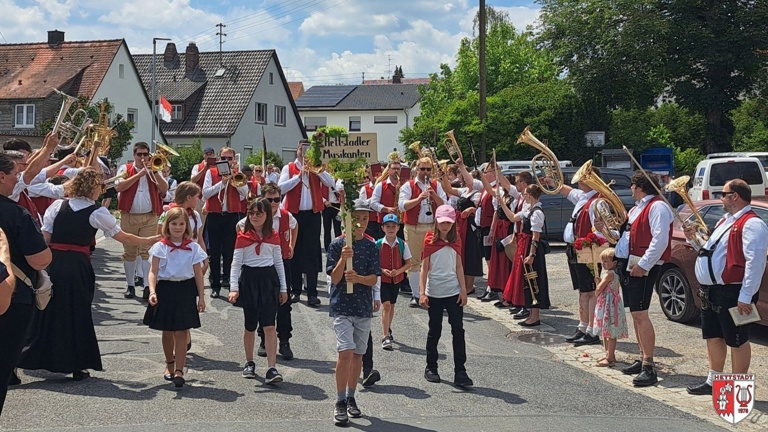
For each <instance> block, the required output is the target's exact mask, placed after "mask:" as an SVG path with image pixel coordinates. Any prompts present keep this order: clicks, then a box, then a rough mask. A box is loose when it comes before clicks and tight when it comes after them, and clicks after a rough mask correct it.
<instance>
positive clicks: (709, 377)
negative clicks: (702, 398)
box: [707, 369, 722, 385]
mask: <svg viewBox="0 0 768 432" xmlns="http://www.w3.org/2000/svg"><path fill="white" fill-rule="evenodd" d="M719 373H722V372H718V371H716V370H712V369H710V370H709V374H707V384H709V385H712V383H713V382H715V374H719Z"/></svg>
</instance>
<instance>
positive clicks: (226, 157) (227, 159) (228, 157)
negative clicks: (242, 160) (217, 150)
mask: <svg viewBox="0 0 768 432" xmlns="http://www.w3.org/2000/svg"><path fill="white" fill-rule="evenodd" d="M234 159H235V158H234V157H232V156H222V157H221V160H225V161H231V160H234Z"/></svg>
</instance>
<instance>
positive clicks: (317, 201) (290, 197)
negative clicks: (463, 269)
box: [283, 162, 325, 214]
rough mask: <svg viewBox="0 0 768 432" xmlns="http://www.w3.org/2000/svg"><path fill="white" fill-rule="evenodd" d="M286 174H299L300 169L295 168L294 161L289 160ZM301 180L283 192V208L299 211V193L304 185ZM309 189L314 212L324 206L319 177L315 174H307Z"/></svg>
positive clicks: (294, 212) (319, 210)
mask: <svg viewBox="0 0 768 432" xmlns="http://www.w3.org/2000/svg"><path fill="white" fill-rule="evenodd" d="M288 175H289V176H290V177H294V176H300V175H301V170H300V169H298V168H296V163H295V162H291V163H289V164H288ZM301 183H302V182H299V184H298V185H296V187H294V188H293V189H291V190H289V191H288V192H287V193H286V194H285V201H284V202H283V204H284V206H285V208H286V209H287V210H288V211H289V212H291V213H293V214H296V213H298V212H299V204H300V203H301V193H302V191H303V190H304V185H303V184H301ZM309 190H310V193H311V194H312V211H313V212H315V213H318V212H321V211H323V208H325V206H324V205H323V197H322V195H321V191H320V177H318V176H317V175H316V174H312V173H310V174H309Z"/></svg>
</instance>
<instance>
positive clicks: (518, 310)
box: [509, 306, 523, 315]
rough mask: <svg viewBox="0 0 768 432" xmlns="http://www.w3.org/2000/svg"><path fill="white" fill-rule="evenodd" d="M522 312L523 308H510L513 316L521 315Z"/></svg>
mask: <svg viewBox="0 0 768 432" xmlns="http://www.w3.org/2000/svg"><path fill="white" fill-rule="evenodd" d="M521 310H523V308H520V307H515V306H510V307H509V313H511V314H512V315H514V314H516V313H519V312H520V311H521Z"/></svg>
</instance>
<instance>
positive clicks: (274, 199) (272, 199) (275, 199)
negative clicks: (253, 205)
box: [264, 197, 280, 203]
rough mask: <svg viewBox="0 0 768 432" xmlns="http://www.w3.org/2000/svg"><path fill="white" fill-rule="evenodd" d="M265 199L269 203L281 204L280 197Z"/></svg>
mask: <svg viewBox="0 0 768 432" xmlns="http://www.w3.org/2000/svg"><path fill="white" fill-rule="evenodd" d="M264 199H265V200H267V201H269V202H271V203H279V202H280V197H275V198H264Z"/></svg>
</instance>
